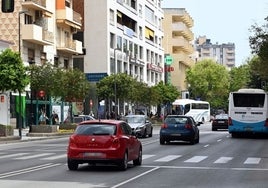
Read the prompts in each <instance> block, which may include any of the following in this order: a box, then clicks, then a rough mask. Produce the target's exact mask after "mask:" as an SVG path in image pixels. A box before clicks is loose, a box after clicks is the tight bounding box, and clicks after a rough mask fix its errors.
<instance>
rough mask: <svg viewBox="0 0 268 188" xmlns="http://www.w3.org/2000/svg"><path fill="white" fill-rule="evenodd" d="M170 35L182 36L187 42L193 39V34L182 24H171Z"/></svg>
mask: <svg viewBox="0 0 268 188" xmlns="http://www.w3.org/2000/svg"><path fill="white" fill-rule="evenodd" d="M172 33H173V35H175V36H184V37H185V38H187V39H188V40H189V41H192V40H193V39H194V34H193V32H192V31H191V30H190V29H189V28H188V27H187V26H186V25H185V24H183V23H182V22H178V23H173V24H172Z"/></svg>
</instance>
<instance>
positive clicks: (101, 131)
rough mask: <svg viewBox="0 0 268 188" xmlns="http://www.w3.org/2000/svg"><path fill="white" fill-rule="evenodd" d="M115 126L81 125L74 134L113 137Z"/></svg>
mask: <svg viewBox="0 0 268 188" xmlns="http://www.w3.org/2000/svg"><path fill="white" fill-rule="evenodd" d="M115 133H116V126H115V125H111V124H88V125H87V124H83V125H79V126H78V127H77V128H76V130H75V134H78V135H114V134H115Z"/></svg>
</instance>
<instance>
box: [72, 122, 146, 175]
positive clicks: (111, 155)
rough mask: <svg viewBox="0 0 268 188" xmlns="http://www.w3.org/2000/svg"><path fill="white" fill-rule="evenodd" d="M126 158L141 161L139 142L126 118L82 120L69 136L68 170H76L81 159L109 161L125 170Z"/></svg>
mask: <svg viewBox="0 0 268 188" xmlns="http://www.w3.org/2000/svg"><path fill="white" fill-rule="evenodd" d="M129 161H133V164H134V165H141V163H142V144H141V142H140V141H139V140H138V138H137V137H136V136H135V133H134V131H132V129H131V127H130V126H129V125H128V124H127V123H126V122H125V121H119V120H90V121H83V122H81V123H80V124H79V125H78V126H77V128H76V130H75V132H74V133H73V134H72V135H71V136H70V138H69V145H68V149H67V164H68V168H69V170H77V169H78V167H79V164H83V163H88V164H94V165H96V164H98V163H109V164H115V165H118V167H119V168H120V169H121V170H126V169H127V166H128V162H129Z"/></svg>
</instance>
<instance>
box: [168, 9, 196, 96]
mask: <svg viewBox="0 0 268 188" xmlns="http://www.w3.org/2000/svg"><path fill="white" fill-rule="evenodd" d="M163 10H164V20H163V29H164V40H163V47H164V48H165V56H166V58H167V57H168V58H169V59H171V60H170V61H168V62H167V61H166V65H165V66H166V68H165V71H166V82H167V83H171V84H172V85H174V86H175V87H176V88H177V89H178V90H179V91H184V90H187V88H188V87H187V84H186V83H185V77H186V69H188V68H189V67H191V66H193V65H194V63H195V61H194V59H192V58H191V55H192V54H193V53H194V47H193V44H192V41H193V39H194V34H193V32H192V30H191V28H192V27H193V25H194V22H193V19H192V18H191V16H190V15H189V14H188V12H187V11H186V10H185V9H184V8H163Z"/></svg>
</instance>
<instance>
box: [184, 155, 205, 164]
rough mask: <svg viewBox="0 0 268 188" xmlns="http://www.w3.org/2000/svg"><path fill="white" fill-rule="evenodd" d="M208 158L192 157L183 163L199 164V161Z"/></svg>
mask: <svg viewBox="0 0 268 188" xmlns="http://www.w3.org/2000/svg"><path fill="white" fill-rule="evenodd" d="M207 157H208V156H194V157H192V158H190V159H188V160H186V161H184V162H185V163H199V162H200V161H203V160H204V159H206V158H207Z"/></svg>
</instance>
